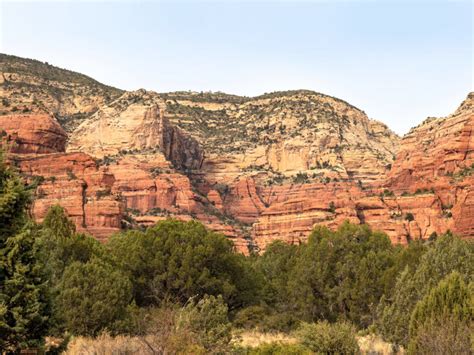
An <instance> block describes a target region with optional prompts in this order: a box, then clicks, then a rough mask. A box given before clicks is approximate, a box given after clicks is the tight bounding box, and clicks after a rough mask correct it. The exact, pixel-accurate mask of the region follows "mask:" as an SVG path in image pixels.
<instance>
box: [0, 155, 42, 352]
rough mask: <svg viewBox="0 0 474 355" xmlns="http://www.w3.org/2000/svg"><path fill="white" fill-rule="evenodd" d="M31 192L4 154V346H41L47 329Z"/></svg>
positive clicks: (0, 299) (0, 178)
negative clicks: (29, 212)
mask: <svg viewBox="0 0 474 355" xmlns="http://www.w3.org/2000/svg"><path fill="white" fill-rule="evenodd" d="M28 202H29V194H28V192H27V191H26V189H25V187H24V185H23V183H22V182H21V180H20V177H19V176H18V174H17V173H16V172H15V171H14V170H13V169H12V168H11V167H7V165H6V164H5V162H4V159H3V153H0V349H4V350H6V351H16V350H18V349H20V348H23V347H31V346H38V345H39V344H40V343H41V341H42V337H43V335H44V334H45V331H46V330H47V320H48V314H49V307H48V302H47V296H46V294H47V293H46V292H45V291H46V287H45V279H44V277H43V273H42V269H41V267H40V266H39V264H38V263H37V260H36V257H37V250H36V244H35V238H36V237H37V235H38V227H37V226H36V225H34V223H32V222H28V219H27V216H26V208H27V206H28Z"/></svg>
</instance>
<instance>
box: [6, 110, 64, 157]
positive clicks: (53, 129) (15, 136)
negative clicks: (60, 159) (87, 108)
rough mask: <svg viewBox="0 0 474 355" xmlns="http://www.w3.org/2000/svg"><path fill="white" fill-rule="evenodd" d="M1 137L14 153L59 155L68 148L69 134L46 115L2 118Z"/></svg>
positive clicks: (7, 116)
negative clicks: (58, 153)
mask: <svg viewBox="0 0 474 355" xmlns="http://www.w3.org/2000/svg"><path fill="white" fill-rule="evenodd" d="M0 135H2V139H3V140H4V141H5V142H6V143H7V144H8V145H9V149H10V151H11V152H13V153H37V154H43V153H57V152H63V151H64V149H65V147H66V140H67V134H66V132H65V131H64V130H63V129H62V127H61V126H60V125H59V123H58V122H57V121H56V120H55V119H54V118H53V117H51V116H49V115H46V114H35V115H26V114H23V115H4V116H0Z"/></svg>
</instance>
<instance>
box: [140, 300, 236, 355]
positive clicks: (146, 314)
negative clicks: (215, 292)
mask: <svg viewBox="0 0 474 355" xmlns="http://www.w3.org/2000/svg"><path fill="white" fill-rule="evenodd" d="M134 319H135V320H134V325H135V331H136V335H138V339H140V341H142V342H143V343H144V344H146V345H147V348H148V350H151V353H153V354H163V353H164V354H227V353H229V352H230V348H231V345H230V340H231V333H230V331H231V324H230V322H229V320H228V316H227V305H226V304H225V303H224V301H223V299H222V297H220V296H218V297H214V296H207V295H206V296H204V297H203V298H202V299H201V300H199V301H198V302H196V301H194V300H193V299H191V300H189V302H187V304H186V305H185V306H184V307H181V306H179V305H178V304H173V303H169V302H167V303H164V304H163V306H162V307H160V308H151V309H148V310H146V309H144V308H142V309H141V310H139V311H138V312H137V313H136V314H135V317H134Z"/></svg>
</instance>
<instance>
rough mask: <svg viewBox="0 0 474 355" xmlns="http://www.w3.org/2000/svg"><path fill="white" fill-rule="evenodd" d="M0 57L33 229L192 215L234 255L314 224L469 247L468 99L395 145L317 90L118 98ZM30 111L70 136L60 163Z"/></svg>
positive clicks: (9, 135) (98, 227)
mask: <svg viewBox="0 0 474 355" xmlns="http://www.w3.org/2000/svg"><path fill="white" fill-rule="evenodd" d="M12 60H13V59H12V58H10V57H9V56H2V55H0V69H1V74H2V75H1V78H0V80H1V81H2V84H3V86H2V89H3V90H4V92H6V94H7V96H6V98H7V100H2V103H1V105H0V110H1V112H2V113H3V115H2V114H0V130H2V131H5V132H6V134H5V133H3V140H4V141H5V140H9V141H10V142H12V141H14V142H16V145H15V146H14V148H13V149H12V150H11V152H12V159H13V160H15V161H16V162H17V163H18V165H19V167H20V169H21V171H22V173H23V174H24V175H25V177H26V178H27V179H28V180H31V179H35V180H37V181H38V182H40V184H39V186H38V188H37V199H36V200H35V202H34V205H33V207H32V212H33V215H34V216H35V217H36V218H37V219H38V220H42V218H43V217H44V215H45V213H46V212H47V209H48V208H49V207H50V206H51V205H53V204H56V203H59V204H61V205H63V206H64V207H65V208H66V210H67V212H68V214H69V216H70V217H71V218H72V219H73V220H74V222H75V223H76V225H77V226H78V229H79V230H82V231H86V232H88V233H91V234H93V235H94V236H96V237H97V238H98V239H100V240H106V239H107V238H108V236H110V235H111V234H112V233H113V232H115V231H119V230H120V229H121V228H127V227H130V226H131V227H134V226H137V225H138V224H141V225H145V226H148V225H152V224H154V223H156V222H157V221H159V220H162V219H165V218H168V217H175V218H179V219H182V220H189V219H191V218H195V219H198V220H200V221H201V222H203V223H204V224H205V225H206V226H208V227H209V228H211V229H213V230H216V231H218V232H222V233H223V234H225V235H226V236H228V237H229V238H230V239H231V240H233V241H234V244H235V245H236V248H237V249H238V250H239V251H242V252H248V250H249V247H256V248H257V249H258V250H264V249H265V248H266V246H267V245H268V244H269V243H271V242H272V241H274V240H284V241H286V242H288V243H301V242H304V241H305V240H306V238H307V237H308V235H309V233H310V231H311V230H312V229H313V227H314V226H315V225H318V224H319V225H326V226H328V227H330V228H337V226H338V225H340V224H341V223H342V222H343V221H344V220H349V221H351V222H353V223H367V224H369V225H370V226H372V227H373V228H374V229H377V230H382V231H385V232H386V233H387V234H388V235H389V237H390V238H391V240H392V242H393V243H407V242H408V241H409V240H412V239H418V238H424V239H426V238H429V237H431V236H434V235H435V234H441V233H444V232H445V231H446V230H448V229H450V230H452V231H454V232H456V233H458V234H460V235H462V236H464V237H466V238H472V237H474V222H473V221H474V165H473V164H474V134H473V125H474V122H473V121H474V94H472V93H471V94H470V95H469V96H468V98H467V99H466V100H465V101H464V102H463V104H462V105H461V106H460V108H459V109H458V110H457V111H456V112H455V113H454V114H453V115H451V116H448V117H445V118H437V119H434V118H432V119H428V120H426V121H425V122H423V123H422V124H421V125H419V126H418V127H417V128H415V129H413V130H412V131H411V132H410V133H409V134H407V135H406V136H405V137H404V138H403V139H402V140H401V142H400V139H399V138H398V137H397V136H396V135H395V134H393V133H392V132H391V131H390V130H389V129H388V128H387V127H386V126H385V125H383V124H381V123H379V122H377V121H374V120H370V119H369V118H368V117H367V116H366V115H365V113H364V112H363V111H361V110H359V109H357V108H355V107H353V106H352V105H350V104H348V103H346V102H344V101H342V100H339V99H336V98H333V97H329V96H326V95H323V94H318V93H315V92H310V91H290V92H279V93H273V94H268V95H263V96H259V97H255V98H245V97H238V96H233V95H226V94H221V93H206V94H202V93H201V94H199V93H190V92H181V93H169V94H156V93H153V92H147V91H145V90H138V91H135V92H126V93H123V92H120V91H118V90H116V89H113V88H110V87H106V86H104V85H101V84H99V83H97V82H95V81H93V80H92V79H90V78H87V77H83V76H81V75H80V74H77V73H72V72H67V71H66V72H61V70H60V69H58V68H55V70H53V71H52V72H51V73H49V74H48V75H47V76H48V77H47V78H46V77H42V75H43V73H45V70H46V72H47V69H48V65H46V64H44V63H39V64H38V63H36V62H35V61H29V60H24V61H20V62H18V63H13V64H12V63H11V61H12ZM22 85H23V86H22ZM18 89H19V90H20V91H19V92H17V90H18ZM55 92H58V93H59V94H60V99H57V98H56V97H55V96H54V95H53V94H54V93H55ZM84 93H85V94H84ZM26 94H28V95H26ZM26 96H28V97H26ZM22 98H24V99H22ZM22 100H23V101H22ZM12 104H14V106H13V105H12ZM18 110H20V111H32V113H29V114H26V115H18V114H13V113H12V111H15V112H18ZM42 112H52V113H54V114H55V115H56V116H57V117H59V118H60V123H61V124H62V125H63V126H64V127H66V128H68V129H69V130H72V129H73V128H75V129H74V132H73V133H72V134H70V136H69V142H68V146H67V153H66V152H65V151H64V148H65V144H66V139H67V137H66V134H65V132H64V130H63V129H62V128H61V127H60V126H59V125H58V123H57V122H56V120H55V119H54V118H52V115H47V114H43V113H42ZM78 125H79V126H78ZM395 155H396V158H395Z"/></svg>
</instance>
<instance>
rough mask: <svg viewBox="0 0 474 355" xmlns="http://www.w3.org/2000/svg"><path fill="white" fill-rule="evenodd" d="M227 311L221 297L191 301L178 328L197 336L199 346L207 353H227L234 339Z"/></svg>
mask: <svg viewBox="0 0 474 355" xmlns="http://www.w3.org/2000/svg"><path fill="white" fill-rule="evenodd" d="M227 311H228V309H227V305H226V304H225V303H224V300H223V299H222V297H221V296H218V297H214V296H207V295H206V296H205V297H204V298H202V299H201V300H199V301H198V302H194V301H193V300H191V301H190V302H189V303H188V304H187V305H186V306H185V307H184V308H183V309H182V311H181V312H180V315H179V319H178V324H177V326H178V329H180V328H183V327H185V328H188V329H190V330H191V332H192V333H194V334H196V336H197V339H198V342H199V345H200V346H202V347H203V348H204V349H206V351H207V353H210V352H212V353H227V352H228V350H229V348H230V341H231V339H232V335H231V324H230V322H229V318H228V316H227Z"/></svg>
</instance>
